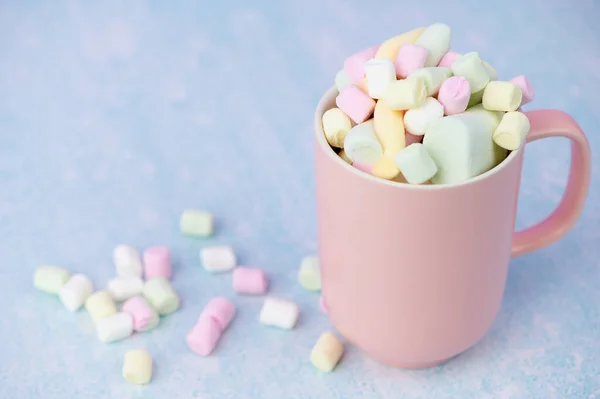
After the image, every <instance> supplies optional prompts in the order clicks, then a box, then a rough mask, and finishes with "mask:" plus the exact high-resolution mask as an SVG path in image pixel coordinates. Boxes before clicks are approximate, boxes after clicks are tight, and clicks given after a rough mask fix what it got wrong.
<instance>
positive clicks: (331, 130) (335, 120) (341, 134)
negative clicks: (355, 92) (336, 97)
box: [322, 108, 352, 148]
mask: <svg viewBox="0 0 600 399" xmlns="http://www.w3.org/2000/svg"><path fill="white" fill-rule="evenodd" d="M322 122H323V132H324V133H325V138H326V139H327V142H328V143H329V145H331V146H332V147H337V148H342V147H343V146H344V139H345V138H346V135H347V134H348V132H349V131H350V129H352V121H351V120H350V118H349V117H348V115H346V114H345V113H344V112H343V111H342V110H341V109H339V108H331V109H328V110H327V111H325V113H324V114H323V119H322Z"/></svg>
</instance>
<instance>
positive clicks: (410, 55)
mask: <svg viewBox="0 0 600 399" xmlns="http://www.w3.org/2000/svg"><path fill="white" fill-rule="evenodd" d="M427 53H428V50H427V49H426V48H425V47H421V46H417V45H416V44H411V43H406V44H404V45H403V46H402V47H400V50H398V57H396V61H395V62H394V65H395V67H396V75H398V77H400V78H403V79H404V78H406V77H407V76H408V75H410V74H411V73H413V72H415V71H417V70H418V69H420V68H423V67H424V66H425V60H427Z"/></svg>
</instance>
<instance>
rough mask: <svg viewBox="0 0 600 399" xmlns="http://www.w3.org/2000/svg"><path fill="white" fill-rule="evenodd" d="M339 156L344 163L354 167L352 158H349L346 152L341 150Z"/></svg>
mask: <svg viewBox="0 0 600 399" xmlns="http://www.w3.org/2000/svg"><path fill="white" fill-rule="evenodd" d="M338 155H339V156H340V158H342V159H343V160H344V162H346V163H348V164H350V165H352V161H351V160H350V158H348V155H346V151H345V150H341V151H340V153H339V154H338Z"/></svg>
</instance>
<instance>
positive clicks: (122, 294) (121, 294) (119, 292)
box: [108, 277, 144, 302]
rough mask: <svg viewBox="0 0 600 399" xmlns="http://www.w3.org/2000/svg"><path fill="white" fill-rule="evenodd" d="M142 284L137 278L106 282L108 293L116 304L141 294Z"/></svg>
mask: <svg viewBox="0 0 600 399" xmlns="http://www.w3.org/2000/svg"><path fill="white" fill-rule="evenodd" d="M143 288H144V282H143V281H142V279H141V278H139V277H116V278H113V279H112V280H109V281H108V292H110V294H111V295H112V297H113V299H114V300H115V301H117V302H123V301H126V300H128V299H129V298H133V297H134V296H136V295H139V294H141V293H142V289H143Z"/></svg>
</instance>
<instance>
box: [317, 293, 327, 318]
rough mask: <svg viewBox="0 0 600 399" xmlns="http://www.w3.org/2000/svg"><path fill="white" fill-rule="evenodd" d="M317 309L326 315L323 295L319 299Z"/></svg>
mask: <svg viewBox="0 0 600 399" xmlns="http://www.w3.org/2000/svg"><path fill="white" fill-rule="evenodd" d="M319 309H321V312H323V313H325V314H327V306H326V305H325V298H323V295H321V297H320V298H319Z"/></svg>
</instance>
